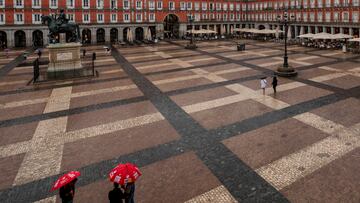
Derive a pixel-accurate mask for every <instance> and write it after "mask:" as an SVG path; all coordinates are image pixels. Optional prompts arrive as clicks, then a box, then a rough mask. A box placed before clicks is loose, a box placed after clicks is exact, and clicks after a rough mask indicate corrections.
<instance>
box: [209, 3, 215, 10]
mask: <svg viewBox="0 0 360 203" xmlns="http://www.w3.org/2000/svg"><path fill="white" fill-rule="evenodd" d="M214 9H215V6H214V3H209V10H210V11H213V10H214Z"/></svg>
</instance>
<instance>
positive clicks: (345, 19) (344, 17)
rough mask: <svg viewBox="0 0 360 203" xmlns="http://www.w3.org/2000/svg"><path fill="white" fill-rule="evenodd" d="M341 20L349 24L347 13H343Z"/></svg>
mask: <svg viewBox="0 0 360 203" xmlns="http://www.w3.org/2000/svg"><path fill="white" fill-rule="evenodd" d="M342 20H343V21H344V22H349V13H348V12H344V13H343V15H342Z"/></svg>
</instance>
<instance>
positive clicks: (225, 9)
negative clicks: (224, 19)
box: [223, 3, 228, 11]
mask: <svg viewBox="0 0 360 203" xmlns="http://www.w3.org/2000/svg"><path fill="white" fill-rule="evenodd" d="M227 7H228V5H227V3H224V4H223V10H224V11H227Z"/></svg>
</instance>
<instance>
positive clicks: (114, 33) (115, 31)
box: [110, 28, 119, 43]
mask: <svg viewBox="0 0 360 203" xmlns="http://www.w3.org/2000/svg"><path fill="white" fill-rule="evenodd" d="M118 34H119V31H118V29H116V28H111V30H110V42H111V43H115V42H117V41H118Z"/></svg>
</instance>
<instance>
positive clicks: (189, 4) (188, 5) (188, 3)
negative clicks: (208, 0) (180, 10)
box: [186, 2, 192, 11]
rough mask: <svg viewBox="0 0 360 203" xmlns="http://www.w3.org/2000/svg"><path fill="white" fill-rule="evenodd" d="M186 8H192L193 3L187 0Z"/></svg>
mask: <svg viewBox="0 0 360 203" xmlns="http://www.w3.org/2000/svg"><path fill="white" fill-rule="evenodd" d="M186 8H187V10H188V11H190V10H192V3H191V2H187V5H186Z"/></svg>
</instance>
